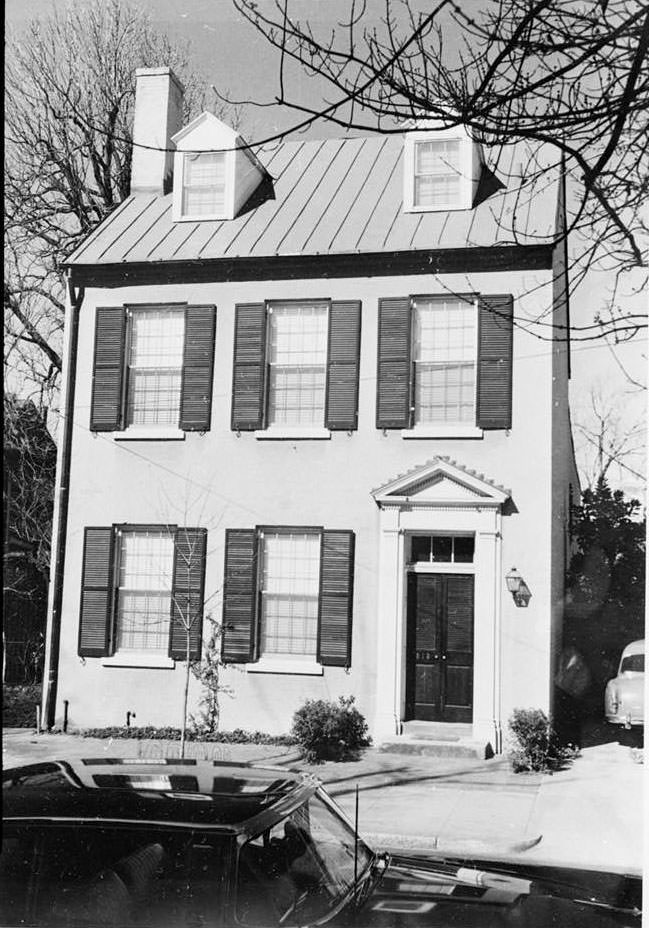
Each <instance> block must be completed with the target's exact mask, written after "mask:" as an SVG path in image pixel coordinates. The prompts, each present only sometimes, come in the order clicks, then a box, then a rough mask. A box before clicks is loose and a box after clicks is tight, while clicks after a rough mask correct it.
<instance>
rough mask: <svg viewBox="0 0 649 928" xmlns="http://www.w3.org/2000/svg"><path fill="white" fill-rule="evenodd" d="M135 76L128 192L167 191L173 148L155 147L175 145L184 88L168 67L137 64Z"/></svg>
mask: <svg viewBox="0 0 649 928" xmlns="http://www.w3.org/2000/svg"><path fill="white" fill-rule="evenodd" d="M135 77H136V85H135V116H134V118H133V143H134V144H133V162H132V165H131V193H160V194H161V193H167V192H168V191H169V190H170V189H171V179H172V174H173V152H170V151H166V152H165V151H156V150H155V149H156V148H159V149H165V148H166V149H171V148H174V145H173V143H172V141H171V136H172V135H174V134H175V133H176V132H178V131H179V129H181V128H182V115H183V93H184V88H183V85H182V84H181V83H180V81H179V80H178V78H177V77H176V75H175V74H174V73H173V71H172V70H171V68H138V69H137V71H136V72H135ZM142 145H145V146H150V147H147V148H141V147H139V146H142Z"/></svg>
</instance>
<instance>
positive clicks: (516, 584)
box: [505, 567, 532, 606]
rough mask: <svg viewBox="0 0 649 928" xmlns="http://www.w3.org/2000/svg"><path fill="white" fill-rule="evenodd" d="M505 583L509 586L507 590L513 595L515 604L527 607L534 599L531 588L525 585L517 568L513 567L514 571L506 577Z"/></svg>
mask: <svg viewBox="0 0 649 928" xmlns="http://www.w3.org/2000/svg"><path fill="white" fill-rule="evenodd" d="M505 583H506V584H507V589H508V590H509V592H510V593H511V594H512V596H513V598H514V603H515V604H516V605H517V606H527V605H528V604H529V601H530V599H531V598H532V594H531V593H530V588H529V587H528V585H527V583H525V581H524V580H523V578H522V577H521V575H520V574H519V572H518V571H517V570H516V568H515V567H512V569H511V570H510V571H509V573H508V574H507V576H506V577H505Z"/></svg>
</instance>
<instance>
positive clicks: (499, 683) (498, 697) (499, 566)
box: [493, 507, 503, 754]
mask: <svg viewBox="0 0 649 928" xmlns="http://www.w3.org/2000/svg"><path fill="white" fill-rule="evenodd" d="M495 527H496V589H495V609H496V615H495V622H494V637H495V639H496V640H495V642H494V645H495V646H494V692H493V697H494V699H493V713H494V718H493V722H494V739H495V742H496V744H495V749H496V750H495V753H496V754H502V752H503V728H502V695H503V694H502V688H503V679H502V635H503V631H502V609H503V599H502V585H503V514H502V508H501V507H498V511H497V513H496V526H495Z"/></svg>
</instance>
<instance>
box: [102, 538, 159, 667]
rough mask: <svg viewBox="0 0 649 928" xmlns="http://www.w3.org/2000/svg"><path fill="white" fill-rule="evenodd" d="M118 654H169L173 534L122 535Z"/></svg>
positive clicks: (119, 572)
mask: <svg viewBox="0 0 649 928" xmlns="http://www.w3.org/2000/svg"><path fill="white" fill-rule="evenodd" d="M118 548H119V553H118V558H119V569H118V576H117V605H116V615H115V626H114V647H113V650H114V651H147V652H150V653H152V654H166V653H167V650H168V647H169V622H170V619H171V590H172V582H173V566H174V541H173V537H172V536H171V535H170V534H169V532H164V531H163V532H160V531H151V530H149V531H143V532H138V531H120V532H119V534H118Z"/></svg>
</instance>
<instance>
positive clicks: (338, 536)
mask: <svg viewBox="0 0 649 928" xmlns="http://www.w3.org/2000/svg"><path fill="white" fill-rule="evenodd" d="M354 541H355V538H354V533H353V532H348V531H323V533H322V543H321V545H322V546H321V550H320V601H319V615H318V654H317V657H318V661H319V662H320V663H321V664H325V665H329V666H333V667H349V666H351V660H352V607H353V599H354Z"/></svg>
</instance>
